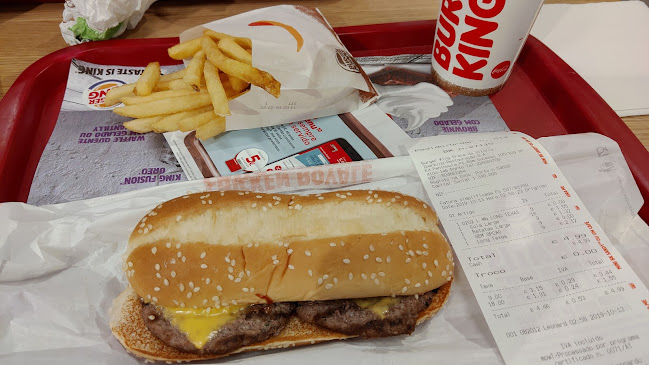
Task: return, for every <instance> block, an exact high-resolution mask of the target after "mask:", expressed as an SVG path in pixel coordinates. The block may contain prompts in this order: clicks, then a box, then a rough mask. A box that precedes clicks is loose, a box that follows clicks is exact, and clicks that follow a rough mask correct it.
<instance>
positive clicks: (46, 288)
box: [0, 135, 649, 365]
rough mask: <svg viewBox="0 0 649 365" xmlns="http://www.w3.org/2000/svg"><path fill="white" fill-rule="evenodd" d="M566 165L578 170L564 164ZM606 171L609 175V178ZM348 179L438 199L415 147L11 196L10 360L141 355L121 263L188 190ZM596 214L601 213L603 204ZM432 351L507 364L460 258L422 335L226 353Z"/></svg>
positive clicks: (400, 358)
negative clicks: (266, 168)
mask: <svg viewBox="0 0 649 365" xmlns="http://www.w3.org/2000/svg"><path fill="white" fill-rule="evenodd" d="M562 138H563V137H562ZM566 138H567V137H566ZM578 138H582V137H578ZM586 139H590V140H591V141H590V144H589V145H583V146H584V147H585V148H586V149H588V147H592V146H593V144H596V145H598V146H601V143H602V142H607V141H610V140H608V139H606V138H603V137H601V136H596V135H594V136H592V137H587V138H586ZM549 140H551V138H550V139H544V145H545V146H547V145H548V143H547V142H548V141H549ZM570 142H571V141H568V140H564V141H562V143H557V144H556V147H555V148H554V150H553V151H554V153H556V154H557V158H556V160H557V162H558V163H559V166H563V162H564V161H566V159H562V158H561V156H563V154H562V153H563V152H564V151H567V148H570V149H572V148H573V147H574V144H573V143H570ZM581 142H584V140H583V139H582V140H581ZM608 143H609V145H608V146H611V145H610V142H608ZM613 144H614V143H613ZM609 151H611V156H614V155H619V152H617V151H615V150H614V149H613V148H609ZM587 154H588V153H585V154H583V156H584V157H585V156H586V155H587ZM598 158H599V157H594V158H590V159H588V158H585V159H583V161H582V165H584V166H590V170H589V169H584V170H583V172H584V173H582V174H581V175H572V178H571V183H572V184H573V187H574V188H575V190H576V191H577V193H578V194H579V195H580V197H581V198H582V200H584V203H585V204H586V205H587V206H588V207H589V209H590V208H591V207H595V206H596V205H597V201H598V200H601V196H607V194H608V193H609V192H610V190H609V189H611V185H609V184H608V183H607V182H606V181H604V180H602V179H601V178H600V179H595V178H593V177H592V175H593V174H594V173H593V172H592V169H595V170H597V168H598V166H599V164H600V160H598ZM568 160H569V159H568ZM615 167H616V170H615V171H616V176H617V177H619V179H620V180H619V181H621V183H623V184H627V183H629V181H631V182H632V181H633V180H632V177H631V175H630V172H629V171H628V167H627V166H626V164H624V161H623V160H622V161H618V162H615ZM588 171H590V172H588ZM564 172H567V170H566V169H564ZM595 175H596V174H595ZM580 176H583V177H584V178H583V179H581V178H580ZM616 180H617V178H616ZM602 181H604V184H603V185H602V184H600V183H601V182H602ZM625 186H627V187H628V188H627V192H628V193H633V191H637V187H635V186H634V185H625ZM340 188H351V189H379V188H380V189H385V190H393V191H399V192H402V193H403V194H409V195H413V196H416V197H418V198H420V199H422V200H424V201H427V202H428V198H427V197H426V194H425V192H424V188H423V185H422V184H421V181H420V179H419V176H418V175H417V172H416V170H415V167H414V165H413V164H412V161H411V159H410V157H407V156H405V157H394V158H385V159H379V160H372V161H360V162H353V163H346V164H339V165H325V166H322V167H317V168H310V169H303V170H287V171H278V172H268V173H260V174H247V175H237V176H231V177H224V178H214V179H207V180H195V181H188V182H182V183H178V184H174V185H166V186H160V187H154V188H149V189H144V190H140V191H134V192H128V193H123V194H118V195H112V196H106V197H101V198H95V199H90V200H83V201H76V202H70V203H65V204H59V205H49V206H41V207H35V206H30V205H26V204H22V203H2V204H0V227H1V228H2V229H0V307H1V308H2V309H3V310H2V311H0V359H2V363H8V364H48V365H55V364H66V365H67V364H81V363H83V364H86V363H88V362H92V363H93V364H137V363H141V362H142V361H141V360H138V359H136V358H134V357H132V356H130V355H128V354H127V353H126V351H125V350H124V349H123V348H122V347H121V345H120V344H119V343H118V342H117V340H115V339H114V338H113V336H112V334H111V331H110V328H109V326H108V309H109V308H110V305H111V302H112V300H113V299H114V298H115V297H116V296H117V295H118V294H119V293H120V292H121V291H122V290H123V289H124V288H125V287H126V285H127V282H126V278H125V276H124V274H123V273H122V271H121V263H122V254H123V253H124V251H125V249H126V243H127V240H128V237H129V235H130V232H131V230H132V229H133V225H134V224H135V223H134V222H137V221H138V220H139V219H140V218H141V217H142V216H143V215H144V214H146V213H147V212H148V211H149V210H150V209H152V208H153V207H155V206H156V205H158V204H159V203H161V202H163V201H165V200H168V199H171V198H174V197H177V196H179V195H183V194H186V193H188V192H198V191H205V190H233V189H241V190H255V191H268V192H288V191H292V192H296V193H315V192H321V191H325V190H334V189H340ZM584 188H588V189H592V191H594V190H596V189H599V193H600V195H599V196H595V195H591V194H582V191H583V189H584ZM625 196H627V195H625ZM627 198H628V196H627ZM627 198H622V199H618V198H613V199H612V200H611V201H610V202H607V204H606V206H607V207H608V208H611V207H613V209H617V208H615V206H617V205H620V204H621V205H622V206H625V205H626V203H625V202H624V200H625V199H627ZM593 204H595V205H593ZM636 205H637V204H636ZM636 205H634V206H633V207H635V206H636ZM626 206H627V207H628V205H626ZM633 207H632V208H631V209H634V208H633ZM608 208H607V209H608ZM593 209H595V208H593ZM624 209H627V208H624ZM636 211H637V210H636ZM593 215H594V216H595V217H597V215H596V214H595V212H593ZM618 224H622V223H618ZM604 227H605V228H606V229H607V233H608V234H609V235H612V234H611V232H613V230H620V231H622V230H623V229H622V228H620V227H617V226H608V227H607V226H604ZM611 228H612V229H613V230H611ZM618 228H619V229H618ZM624 228H626V227H624ZM647 231H649V229H648V228H647V227H646V225H645V224H644V222H642V221H641V220H640V221H637V220H634V221H633V225H632V226H631V227H630V228H629V230H628V231H627V232H626V233H625V234H623V235H622V236H621V237H620V243H619V244H616V247H617V248H618V250H619V251H620V252H621V253H622V255H623V256H624V257H625V258H626V259H627V261H628V262H629V263H630V264H631V265H633V267H634V268H635V269H636V271H637V272H638V274H639V276H640V277H641V278H643V280H644V281H645V284H647V282H646V280H647V278H648V277H649V267H647V266H646V265H645V264H644V263H646V262H644V261H642V260H646V257H647V256H648V255H647V252H649V247H647V242H646V240H644V241H643V239H642V237H643V233H642V232H647ZM456 262H458V261H457V260H456ZM431 359H435V360H436V361H439V362H441V363H453V364H476V363H477V364H496V363H501V362H502V360H501V358H500V356H499V354H498V350H497V349H496V345H495V342H494V340H493V338H492V336H491V334H490V332H489V330H488V328H487V324H486V322H485V320H484V318H483V316H482V314H481V312H480V310H479V308H478V305H477V303H476V300H475V297H474V296H473V293H472V292H471V289H470V287H469V285H468V282H467V280H466V277H465V276H464V274H463V272H462V269H461V267H459V266H458V267H457V270H456V275H455V281H454V283H453V288H452V291H451V296H450V298H449V301H448V302H447V304H446V305H445V306H444V308H443V309H442V310H441V311H440V312H439V313H438V315H437V316H436V317H435V318H433V319H432V320H430V321H428V322H426V323H425V324H423V325H422V326H420V327H418V329H417V330H416V331H415V332H414V334H413V335H412V336H399V337H394V338H386V339H379V340H348V341H339V342H334V343H329V344H322V345H316V346H307V347H304V348H298V349H290V350H284V351H271V352H265V353H251V354H245V355H238V356H234V357H230V358H227V359H226V360H227V362H228V363H249V362H250V363H251V362H254V363H255V364H282V365H284V364H300V365H302V364H304V363H309V364H327V365H330V364H332V363H340V364H348V363H353V364H373V365H374V364H394V363H401V362H408V363H413V364H419V363H430V362H431ZM89 360H90V361H89ZM217 362H223V360H220V361H217Z"/></svg>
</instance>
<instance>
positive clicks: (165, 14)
mask: <svg viewBox="0 0 649 365" xmlns="http://www.w3.org/2000/svg"><path fill="white" fill-rule="evenodd" d="M603 1H615V0H572V1H569V0H546V3H570V4H579V3H593V2H603ZM286 3H287V2H286V1H281V0H280V1H277V0H229V1H223V0H158V1H157V2H156V3H154V4H153V5H152V6H151V8H150V9H149V11H147V12H146V14H145V15H144V17H143V18H142V21H141V22H140V24H138V26H137V28H136V29H133V30H127V31H126V32H125V33H124V34H122V35H121V36H120V38H158V37H175V36H178V34H180V32H182V31H183V30H185V29H187V28H190V27H193V26H196V25H199V24H203V23H206V22H208V21H212V20H216V19H220V18H224V17H227V16H231V15H234V14H238V13H241V12H244V11H248V10H252V9H256V8H259V7H266V6H272V5H279V4H286ZM292 3H294V4H300V5H306V6H313V7H318V8H319V9H320V10H321V11H322V13H323V14H324V15H325V16H326V17H327V20H328V21H329V22H330V23H331V25H332V26H334V27H339V26H348V25H361V24H375V23H390V22H403V21H413V20H425V19H435V18H437V15H438V9H439V4H440V0H401V1H395V0H317V1H316V0H303V1H295V2H292ZM62 12H63V4H61V3H46V4H22V5H7V4H6V3H2V4H0V26H2V32H0V98H1V97H3V96H4V94H5V93H6V92H7V90H8V89H9V87H11V84H13V82H14V81H15V80H16V78H17V77H18V75H20V73H21V72H22V71H23V70H25V69H26V68H27V67H28V66H29V65H31V64H32V63H33V62H34V61H36V60H38V59H39V58H41V57H43V56H46V55H47V54H49V53H52V52H54V51H56V50H59V49H61V48H64V47H67V44H66V43H65V42H64V41H63V38H62V37H61V32H60V30H59V24H60V23H61V21H62ZM431 37H432V35H431ZM622 119H623V120H624V122H625V123H626V124H627V125H628V126H629V128H631V130H632V131H633V132H634V133H635V135H636V136H637V137H638V138H639V139H640V141H641V142H642V143H643V145H644V146H645V147H646V148H647V149H649V116H647V115H645V116H637V117H627V118H622Z"/></svg>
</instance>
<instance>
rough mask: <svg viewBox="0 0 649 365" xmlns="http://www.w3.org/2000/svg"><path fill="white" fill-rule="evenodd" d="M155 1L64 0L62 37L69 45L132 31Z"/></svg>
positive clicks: (61, 25) (109, 37) (60, 26)
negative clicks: (128, 30) (127, 30)
mask: <svg viewBox="0 0 649 365" xmlns="http://www.w3.org/2000/svg"><path fill="white" fill-rule="evenodd" d="M153 2H155V0H66V2H65V8H64V10H63V22H62V23H61V24H60V25H59V28H61V35H62V36H63V39H64V40H65V41H66V43H68V44H69V45H75V44H79V43H84V42H89V41H100V40H106V39H111V38H114V37H117V36H119V35H120V34H122V33H123V32H124V31H125V30H126V29H127V28H128V29H133V28H135V26H136V25H137V23H139V22H140V20H141V19H142V16H143V15H144V12H146V11H147V9H149V6H151V4H153Z"/></svg>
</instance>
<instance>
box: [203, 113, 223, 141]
mask: <svg viewBox="0 0 649 365" xmlns="http://www.w3.org/2000/svg"><path fill="white" fill-rule="evenodd" d="M223 132H225V118H223V117H219V118H216V119H212V120H210V121H209V122H207V123H205V124H203V125H202V126H200V127H198V128H196V138H198V139H200V140H201V141H204V140H206V139H209V138H212V137H215V136H218V135H219V134H221V133H223Z"/></svg>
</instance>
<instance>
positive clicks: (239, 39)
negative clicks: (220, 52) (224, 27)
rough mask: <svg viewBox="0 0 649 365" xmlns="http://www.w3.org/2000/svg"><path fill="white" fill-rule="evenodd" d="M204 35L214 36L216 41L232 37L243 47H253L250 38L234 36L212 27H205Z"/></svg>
mask: <svg viewBox="0 0 649 365" xmlns="http://www.w3.org/2000/svg"><path fill="white" fill-rule="evenodd" d="M203 35H205V36H208V37H210V38H212V39H213V40H214V41H216V42H218V41H220V40H222V39H225V38H230V39H233V40H234V41H235V42H237V44H238V45H240V46H241V47H244V48H250V49H252V41H251V40H250V38H243V37H233V36H231V35H229V34H225V33H219V32H215V31H213V30H211V29H205V30H204V31H203Z"/></svg>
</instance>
